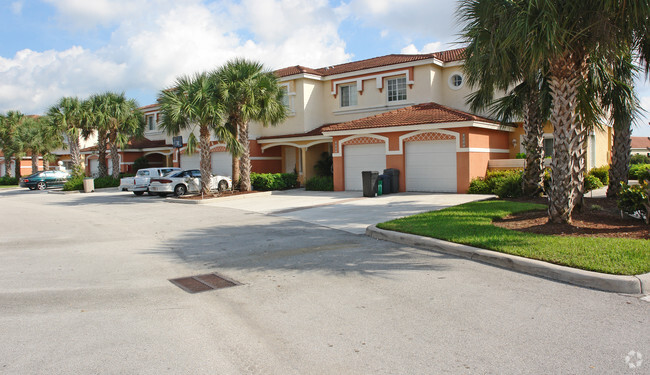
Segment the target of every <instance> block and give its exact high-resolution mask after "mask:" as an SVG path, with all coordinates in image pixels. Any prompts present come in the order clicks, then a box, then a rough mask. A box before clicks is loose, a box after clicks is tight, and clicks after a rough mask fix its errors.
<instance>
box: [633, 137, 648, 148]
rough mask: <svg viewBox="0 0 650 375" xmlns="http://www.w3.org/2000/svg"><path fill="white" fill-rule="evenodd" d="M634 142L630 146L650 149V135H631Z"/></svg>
mask: <svg viewBox="0 0 650 375" xmlns="http://www.w3.org/2000/svg"><path fill="white" fill-rule="evenodd" d="M630 139H631V140H632V142H631V143H630V148H647V149H650V137H630Z"/></svg>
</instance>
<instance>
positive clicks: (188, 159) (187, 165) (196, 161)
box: [181, 152, 201, 169]
mask: <svg viewBox="0 0 650 375" xmlns="http://www.w3.org/2000/svg"><path fill="white" fill-rule="evenodd" d="M181 168H182V169H201V155H199V153H198V152H196V153H194V154H192V155H187V154H182V155H181Z"/></svg>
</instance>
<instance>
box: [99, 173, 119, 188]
mask: <svg viewBox="0 0 650 375" xmlns="http://www.w3.org/2000/svg"><path fill="white" fill-rule="evenodd" d="M117 186H120V179H119V178H113V177H111V176H107V177H97V178H96V179H95V189H102V188H108V187H117Z"/></svg>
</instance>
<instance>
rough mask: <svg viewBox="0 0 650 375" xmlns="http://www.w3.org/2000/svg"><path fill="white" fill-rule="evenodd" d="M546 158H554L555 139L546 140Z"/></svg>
mask: <svg viewBox="0 0 650 375" xmlns="http://www.w3.org/2000/svg"><path fill="white" fill-rule="evenodd" d="M544 157H545V158H551V157H553V138H544Z"/></svg>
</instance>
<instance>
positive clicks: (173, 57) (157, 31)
mask: <svg viewBox="0 0 650 375" xmlns="http://www.w3.org/2000/svg"><path fill="white" fill-rule="evenodd" d="M46 1H50V2H52V3H53V4H55V6H56V7H57V8H56V9H57V10H58V11H59V15H58V17H60V19H61V21H62V22H65V21H69V22H70V24H72V22H73V21H72V19H73V18H76V17H86V20H85V21H84V22H80V23H77V24H75V27H93V25H98V24H109V23H112V22H117V24H116V26H114V27H113V31H112V34H111V37H110V40H109V41H107V42H106V44H105V45H104V46H103V47H101V48H98V49H95V50H90V49H86V48H82V47H72V48H69V49H66V50H59V51H55V50H49V51H43V52H36V51H31V50H23V51H20V52H18V53H17V54H16V55H15V56H13V57H7V58H3V57H0V112H4V111H7V110H10V109H19V110H21V111H23V112H26V113H42V112H43V111H44V110H45V109H46V108H47V107H48V106H49V105H51V104H53V103H54V102H55V101H56V100H57V99H58V98H60V97H61V96H63V95H76V96H79V97H86V96H88V95H89V94H92V93H95V92H101V91H105V90H114V91H127V92H128V91H139V92H141V91H151V92H156V91H158V90H161V89H163V88H165V87H167V86H169V85H171V84H173V81H174V79H175V77H177V76H179V75H181V74H191V73H194V72H197V71H202V70H210V69H213V68H216V67H217V66H219V65H221V64H223V63H224V62H226V61H227V60H228V59H231V58H234V57H246V58H250V59H255V60H259V61H262V62H263V63H264V64H265V65H266V66H267V67H269V68H280V67H284V66H289V65H296V64H301V65H306V66H311V67H320V66H325V65H332V64H336V63H341V62H345V61H348V60H349V59H350V55H349V54H347V53H346V52H345V42H344V41H343V40H342V39H341V38H340V37H339V35H338V26H339V22H340V20H341V18H340V15H337V13H336V12H335V11H333V10H331V9H329V8H328V5H327V2H326V1H325V0H319V1H315V2H314V1H309V0H277V1H274V6H275V7H278V8H279V10H274V7H268V6H267V5H266V3H267V1H265V0H245V1H244V2H243V3H242V4H234V3H230V2H229V1H220V2H214V3H210V4H204V3H203V2H202V1H200V0H185V1H182V2H180V1H174V0H149V1H147V2H146V5H147V11H146V12H136V13H130V12H126V11H125V9H127V8H128V7H129V6H131V5H132V6H134V7H140V6H143V4H144V3H145V0H136V1H126V0H124V1H117V0H110V1H109V0H98V7H97V8H96V9H90V8H92V7H89V6H87V5H84V3H90V2H87V1H86V0H46ZM93 3H94V1H93ZM129 4H131V5H129ZM113 7H114V8H113ZM266 12H270V13H269V14H274V17H275V16H277V17H280V18H279V19H275V20H273V21H268V20H266V18H265V17H264V15H265V14H266ZM274 12H275V13H274ZM140 104H142V105H145V104H150V103H140Z"/></svg>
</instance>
